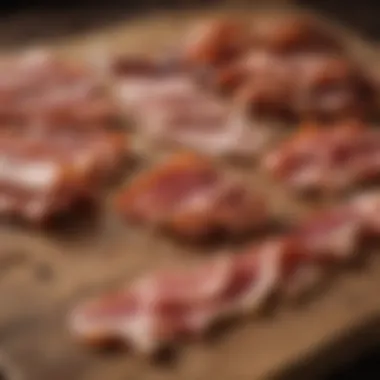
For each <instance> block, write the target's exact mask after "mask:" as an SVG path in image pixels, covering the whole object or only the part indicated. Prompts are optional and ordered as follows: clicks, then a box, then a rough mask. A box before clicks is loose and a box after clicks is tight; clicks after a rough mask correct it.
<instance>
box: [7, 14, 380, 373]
mask: <svg viewBox="0 0 380 380" xmlns="http://www.w3.org/2000/svg"><path fill="white" fill-rule="evenodd" d="M215 12H216V11H214V13H215ZM201 16H203V13H201V12H192V13H189V12H186V13H182V12H180V13H173V12H171V13H170V14H158V15H157V14H154V15H149V16H145V17H139V18H133V19H131V18H130V19H128V20H126V21H125V20H118V22H116V23H115V24H112V25H111V24H109V25H107V27H104V28H102V29H99V30H91V31H89V32H87V31H83V30H81V31H80V32H79V33H78V34H75V33H70V35H69V36H68V37H67V36H66V37H59V38H58V36H57V35H54V38H49V37H51V36H49V33H45V34H42V35H39V37H38V38H36V39H35V41H34V42H35V43H37V42H38V45H40V44H42V45H47V46H51V47H52V48H54V49H57V50H59V51H60V52H62V53H63V54H68V55H70V56H74V57H79V56H83V57H86V58H88V57H92V56H94V54H95V55H96V54H98V53H99V52H102V51H130V52H137V51H141V50H144V51H148V52H151V53H153V52H155V51H159V50H160V49H161V48H163V47H164V48H167V47H170V46H172V44H175V42H176V41H177V40H178V37H179V36H180V34H181V32H182V31H183V30H184V29H185V28H186V26H187V25H188V24H189V23H190V22H192V21H194V19H195V18H198V17H201ZM33 17H34V16H33ZM33 17H31V18H32V19H33ZM41 17H42V16H40V18H38V17H37V20H34V21H33V22H34V23H38V20H39V21H40V23H41V22H42V21H41V20H42V19H41ZM43 17H45V16H43ZM54 17H56V19H54ZM62 17H63V16H62V14H60V15H56V16H52V15H50V16H49V17H48V18H49V19H48V20H46V19H45V18H43V20H44V22H45V21H46V22H47V23H48V26H46V24H45V29H47V30H53V29H54V26H55V22H54V20H60V21H56V25H58V24H59V23H61V24H62V25H65V22H66V23H67V25H68V26H67V31H70V32H73V30H72V27H71V29H70V22H69V21H68V20H67V19H66V21H64V18H62ZM66 17H69V16H67V15H66ZM83 17H90V16H89V15H87V16H85V15H83ZM97 17H99V15H98V16H97ZM244 17H250V18H251V17H252V20H253V21H252V22H254V18H255V17H259V12H256V11H254V10H249V11H246V12H244ZM273 17H274V16H273ZM19 22H20V23H19V24H18V25H17V22H16V21H15V19H13V21H10V20H9V22H8V23H6V24H7V25H5V24H4V25H2V28H3V29H1V30H3V33H1V41H4V44H3V47H4V48H9V47H14V46H15V45H18V46H23V45H25V44H24V43H22V41H19V40H17V38H15V39H14V42H15V44H12V38H11V36H9V35H8V39H7V41H5V39H6V38H5V36H4V33H5V32H6V30H7V29H6V28H13V29H14V30H17V31H18V32H17V33H19V35H22V33H27V32H25V31H26V30H28V29H27V27H26V26H25V25H26V24H22V22H25V19H24V21H22V20H21V21H19ZM27 23H32V21H30V18H29V19H28V21H27ZM28 25H29V26H28V28H32V27H31V26H30V24H28ZM40 27H41V26H40ZM22 28H24V29H22ZM62 29H63V30H65V28H64V27H63V26H62ZM20 30H24V32H21V31H20ZM74 30H75V28H74ZM17 33H16V34H17ZM347 35H348V39H349V40H350V42H351V44H352V47H353V49H354V50H355V51H356V52H357V54H358V56H360V58H361V59H362V60H363V61H364V62H366V63H368V64H370V65H375V64H376V56H378V52H376V51H375V50H373V48H372V47H370V46H368V45H366V44H364V43H363V42H362V41H361V40H360V38H357V37H355V36H354V35H353V34H352V33H348V34H347ZM24 42H25V41H24ZM29 43H30V41H29ZM145 164H146V163H145V162H144V163H140V164H139V165H137V167H136V168H134V169H133V170H126V172H125V175H124V179H123V180H122V181H121V183H122V182H123V181H125V180H128V178H130V177H131V175H132V174H134V173H135V172H137V171H138V170H140V169H141V168H142V167H143V166H144V165H145ZM226 170H231V171H233V172H235V174H236V175H238V176H241V177H242V178H243V180H244V181H246V183H247V186H254V187H259V188H261V189H265V190H266V191H267V193H268V196H269V197H270V199H271V203H272V207H273V209H274V210H275V212H277V213H278V214H279V215H284V216H285V217H286V218H291V219H295V218H299V217H300V216H301V215H302V214H303V213H305V212H306V211H307V210H308V209H309V208H310V207H312V206H311V205H309V204H306V203H305V202H303V203H302V202H301V203H300V202H295V200H294V199H292V197H291V196H290V195H289V194H286V192H284V191H283V189H281V188H279V187H278V186H274V185H273V184H272V183H270V182H269V181H268V179H266V178H264V177H263V176H261V175H258V174H257V172H256V170H255V168H254V165H252V167H247V168H244V169H239V170H237V169H236V168H234V167H230V166H226ZM111 198H112V192H111V194H110V199H111ZM106 203H109V202H108V201H107V202H106ZM217 250H218V248H217V247H215V248H211V247H184V246H183V245H180V244H178V243H175V242H173V241H171V240H170V239H167V238H163V237H160V236H158V235H157V234H154V233H151V232H147V231H144V230H141V229H137V228H133V227H130V226H125V225H123V224H122V223H121V222H120V221H119V220H118V218H117V216H116V215H115V214H114V213H113V212H112V211H111V209H110V207H109V204H106V205H105V207H104V210H102V211H101V212H100V214H99V216H98V217H95V216H92V217H91V223H81V222H80V221H79V220H78V221H73V222H72V223H70V225H69V226H66V227H65V229H64V231H61V232H57V231H55V232H53V231H51V232H46V231H32V230H28V229H26V228H21V227H15V226H7V225H5V224H4V225H1V226H0V305H1V308H0V359H1V354H2V353H3V354H4V355H5V359H4V360H5V361H6V362H7V363H8V362H10V363H12V364H11V366H13V369H15V370H16V372H15V378H16V377H20V379H25V380H67V379H71V380H104V379H110V380H111V379H112V380H126V379H128V380H129V379H130V380H161V379H162V380H164V379H165V380H209V379H220V380H235V379H236V380H240V379H241V380H255V379H260V380H261V379H270V378H276V379H277V378H279V379H280V378H284V376H285V377H286V378H289V379H292V380H294V379H297V378H299V379H306V378H307V379H309V380H312V379H314V378H315V379H319V378H320V376H321V374H322V373H323V372H324V371H325V370H327V369H328V367H329V366H330V365H332V364H333V363H336V362H337V361H340V360H348V359H349V358H350V356H351V355H352V354H354V353H355V352H356V351H359V350H361V349H362V348H363V347H364V346H368V345H370V344H371V343H372V342H374V341H375V340H377V338H378V337H379V333H380V331H379V330H380V329H379V324H378V317H379V316H380V315H379V312H380V297H379V293H380V281H379V278H380V257H376V253H377V252H376V251H378V250H374V252H372V253H371V254H370V252H368V256H369V258H368V261H367V263H366V265H365V266H363V267H361V268H352V269H351V270H347V271H344V273H342V274H337V277H336V280H335V281H334V283H333V284H332V286H331V288H329V289H328V290H325V291H324V292H322V293H321V294H320V295H318V296H317V297H315V298H314V299H313V300H310V302H307V303H306V304H303V305H285V306H282V307H279V308H276V311H275V312H274V313H269V315H265V316H260V317H252V318H250V319H247V320H242V321H239V322H238V323H235V324H234V325H233V326H231V328H227V329H226V330H225V331H223V332H222V333H221V334H220V336H218V337H216V338H215V339H212V340H210V341H207V342H199V343H192V344H190V345H187V346H185V347H183V348H182V349H181V350H180V352H179V355H178V358H177V360H176V361H174V362H172V363H170V364H167V365H158V364H157V363H151V362H147V361H146V360H145V359H144V358H140V357H136V355H133V354H131V353H127V352H114V353H100V352H91V351H89V350H87V349H85V348H83V347H80V346H78V345H76V344H75V342H74V341H73V339H72V337H71V336H70V335H69V333H68V331H67V326H66V317H67V313H68V312H69V311H70V310H71V308H72V307H73V306H74V305H75V304H76V303H77V302H78V301H80V300H82V299H83V298H84V297H87V296H89V295H91V294H95V293H97V292H99V291H102V290H105V289H108V288H112V287H114V286H117V285H118V284H124V283H125V282H128V281H129V280H131V279H133V278H135V277H136V276H138V275H139V274H141V273H143V272H146V271H147V270H150V269H153V268H158V267H169V266H174V265H186V263H190V262H194V261H200V260H202V259H204V256H210V255H213V254H215V252H217ZM1 366H2V361H1V360H0V371H1ZM297 366H298V367H297ZM10 380H11V379H10Z"/></svg>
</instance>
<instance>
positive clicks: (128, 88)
mask: <svg viewBox="0 0 380 380" xmlns="http://www.w3.org/2000/svg"><path fill="white" fill-rule="evenodd" d="M126 61H127V60H126ZM126 61H124V64H120V63H119V67H118V68H115V71H116V72H117V73H120V72H121V73H123V75H122V76H120V77H117V80H116V82H117V83H116V84H115V85H116V87H117V88H118V95H117V97H118V98H119V99H120V102H121V104H122V106H123V108H124V110H125V112H126V114H127V116H129V117H130V118H131V119H132V120H133V121H134V123H135V125H136V128H135V129H136V131H137V133H138V134H139V136H141V137H142V140H143V141H144V142H145V143H147V144H148V145H150V144H153V145H154V146H156V147H173V146H174V147H175V146H182V147H185V148H189V149H191V150H194V151H198V152H200V153H204V154H209V155H217V156H218V155H220V156H237V157H250V156H254V155H255V154H256V153H257V152H258V151H260V150H261V149H263V148H264V147H265V146H266V144H267V143H268V141H269V140H270V138H271V134H270V133H269V132H268V131H266V130H265V129H263V128H256V129H255V128H251V126H250V125H249V121H248V118H247V117H246V115H245V113H244V112H243V111H242V110H241V109H235V107H231V106H230V105H228V104H227V103H226V102H224V101H223V100H222V99H220V98H218V97H216V96H215V95H213V94H211V93H207V92H205V91H204V90H203V89H201V88H200V87H199V86H198V85H197V84H196V83H195V81H194V79H193V78H192V77H191V75H190V74H189V73H188V72H184V71H182V72H178V71H176V72H174V73H173V72H168V71H166V69H164V68H163V67H162V66H161V65H160V64H157V67H156V69H154V66H152V65H151V64H149V61H148V62H145V64H144V62H141V63H140V66H139V65H138V62H137V63H136V60H133V59H132V58H131V62H130V63H129V64H128V62H126ZM147 110H149V112H147Z"/></svg>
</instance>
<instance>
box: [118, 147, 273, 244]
mask: <svg viewBox="0 0 380 380" xmlns="http://www.w3.org/2000/svg"><path fill="white" fill-rule="evenodd" d="M117 208H118V210H119V212H120V213H121V214H122V215H124V217H125V218H126V219H127V220H130V221H135V222H139V223H143V224H146V225H154V226H157V227H159V228H164V229H166V230H168V231H170V232H174V233H175V234H177V235H179V236H184V237H193V238H195V239H196V238H202V237H207V236H209V235H210V234H213V233H214V232H219V231H224V232H225V233H227V234H241V233H244V232H247V231H249V230H252V229H255V228H259V227H262V226H263V225H265V224H266V222H267V220H268V216H267V212H266V211H267V210H266V209H265V205H264V202H263V201H262V199H261V198H260V197H258V196H254V195H253V194H252V193H251V192H250V191H249V190H248V189H247V188H245V187H244V185H243V184H242V183H240V182H237V181H235V180H233V179H230V178H228V177H227V176H226V175H224V174H223V173H222V172H220V171H219V170H218V169H217V168H215V167H214V166H213V165H212V164H211V162H209V161H208V160H207V159H206V158H204V157H202V156H197V155H194V154H187V153H180V154H175V155H173V156H171V157H170V158H169V159H168V160H167V161H165V162H163V163H159V164H158V165H157V166H156V167H153V168H152V169H151V170H148V171H146V172H144V173H142V174H141V175H140V176H139V177H138V178H136V179H134V180H133V181H132V183H131V184H130V185H129V186H128V187H127V188H126V189H125V190H123V191H122V192H121V193H120V195H119V197H118V199H117Z"/></svg>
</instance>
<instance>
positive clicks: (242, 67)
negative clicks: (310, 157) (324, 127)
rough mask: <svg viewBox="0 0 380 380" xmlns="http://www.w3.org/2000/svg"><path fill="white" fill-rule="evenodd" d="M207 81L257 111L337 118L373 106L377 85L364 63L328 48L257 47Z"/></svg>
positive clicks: (305, 116)
mask: <svg viewBox="0 0 380 380" xmlns="http://www.w3.org/2000/svg"><path fill="white" fill-rule="evenodd" d="M208 82H209V83H208V85H209V86H211V87H213V88H216V89H219V90H221V91H223V92H226V93H230V94H232V96H233V98H235V99H236V101H237V103H238V104H243V105H246V106H248V107H249V108H250V109H251V110H253V111H254V112H256V113H263V111H264V114H266V115H271V114H274V115H276V114H277V116H286V115H288V116H292V117H293V118H301V119H302V118H316V119H322V118H323V119H329V118H331V119H334V118H340V117H348V116H363V115H365V114H368V113H371V112H374V101H375V100H374V99H375V88H374V85H373V84H372V83H371V81H370V78H369V77H368V78H367V76H366V75H365V73H364V72H363V71H362V70H361V68H360V67H358V66H357V65H355V64H354V63H353V62H351V61H350V60H348V59H347V58H345V57H340V56H334V55H331V54H330V55H327V54H321V53H319V54H299V55H295V56H293V55H292V56H286V57H284V56H279V55H274V54H273V53H271V52H269V51H266V50H257V49H256V50H252V51H251V52H248V53H246V55H244V56H242V57H241V58H240V59H239V60H237V61H234V62H232V63H230V64H228V65H225V66H223V67H222V68H219V69H217V70H215V71H214V73H213V74H212V75H211V78H210V79H208Z"/></svg>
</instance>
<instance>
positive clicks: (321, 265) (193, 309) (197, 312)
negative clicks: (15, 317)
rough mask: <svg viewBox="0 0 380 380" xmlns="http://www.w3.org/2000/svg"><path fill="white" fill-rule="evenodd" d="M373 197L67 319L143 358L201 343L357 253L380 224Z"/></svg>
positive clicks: (94, 338) (91, 336)
mask: <svg viewBox="0 0 380 380" xmlns="http://www.w3.org/2000/svg"><path fill="white" fill-rule="evenodd" d="M379 199H380V198H379V195H378V194H367V195H365V196H362V197H361V198H360V199H354V200H353V201H351V202H349V203H348V204H346V205H343V206H339V207H337V208H335V209H333V210H330V211H325V212H323V213H321V214H319V215H315V216H312V217H311V218H310V220H308V221H306V222H304V224H303V225H300V226H299V227H296V228H295V230H294V231H293V232H290V233H288V234H285V235H283V236H279V237H277V238H275V239H270V240H268V241H265V242H263V243H261V244H254V245H253V246H251V247H249V248H248V249H247V250H245V251H244V252H240V253H239V254H237V255H234V256H229V255H226V256H221V257H218V258H215V259H213V260H210V261H209V262H206V263H204V264H200V265H199V266H198V267H195V268H191V269H187V270H183V269H178V270H169V271H166V272H165V271H162V272H158V273H153V274H150V275H148V276H146V277H143V278H142V279H138V280H137V281H135V282H133V283H132V284H131V285H130V286H128V287H126V288H125V289H121V290H120V291H118V292H115V293H113V294H108V295H107V294H106V295H103V296H100V297H98V298H95V299H94V300H90V301H88V302H85V303H83V304H82V305H80V306H79V307H78V308H77V309H75V310H74V312H73V313H72V315H71V319H70V327H71V329H72V331H73V333H74V334H75V335H76V336H77V337H79V338H80V339H81V340H83V341H84V342H85V343H89V344H104V343H105V342H108V341H110V340H111V341H112V340H119V341H122V342H124V343H126V344H128V345H130V346H131V347H132V348H133V349H135V350H137V351H140V352H142V353H152V352H154V351H156V350H157V349H159V348H161V347H162V346H165V345H167V344H174V343H176V342H178V341H179V340H181V339H185V338H195V337H200V336H202V335H203V334H204V333H205V332H206V331H207V330H208V329H209V328H210V326H211V325H212V324H213V323H214V322H215V321H216V320H219V319H225V318H227V317H230V316H241V315H245V314H247V313H252V312H254V311H256V310H257V309H258V308H260V307H261V306H263V304H264V303H265V301H266V300H267V299H268V297H269V296H270V295H272V294H273V293H274V292H276V293H278V294H279V295H283V296H286V295H288V294H289V293H288V292H289V291H290V290H291V291H294V289H297V292H300V291H301V294H302V292H303V291H304V290H305V287H306V288H309V287H310V286H312V287H313V286H315V285H316V281H317V282H318V281H320V280H321V279H322V278H323V277H324V276H323V274H325V273H326V271H327V270H328V269H329V268H331V267H332V266H336V265H339V264H340V263H342V262H343V263H344V262H346V261H347V260H348V259H349V258H351V257H352V255H353V254H355V253H356V252H357V251H358V248H359V247H360V245H361V237H362V236H363V234H365V233H366V232H368V231H369V230H371V228H370V225H371V224H372V225H374V224H376V226H377V227H378V226H379V224H378V222H379V218H378V216H377V215H376V214H375V213H373V212H371V210H373V209H374V208H376V210H378V209H379V204H380V201H379ZM364 205H365V207H364ZM371 231H372V232H373V231H374V230H373V229H372V230H371ZM374 236H376V237H379V230H377V231H376V233H374ZM298 294H299V293H298Z"/></svg>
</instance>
